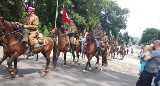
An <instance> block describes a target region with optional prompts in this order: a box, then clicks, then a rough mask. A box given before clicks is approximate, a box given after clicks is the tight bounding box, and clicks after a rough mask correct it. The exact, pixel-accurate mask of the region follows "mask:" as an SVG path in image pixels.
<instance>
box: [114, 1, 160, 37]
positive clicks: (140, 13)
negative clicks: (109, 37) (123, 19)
mask: <svg viewBox="0 0 160 86" xmlns="http://www.w3.org/2000/svg"><path fill="white" fill-rule="evenodd" d="M117 3H118V4H119V6H120V7H122V8H128V9H129V10H130V13H129V17H128V22H127V28H126V30H121V32H122V33H123V32H125V31H128V34H129V35H130V36H133V37H141V35H142V33H143V30H144V29H146V28H157V29H160V0H117Z"/></svg>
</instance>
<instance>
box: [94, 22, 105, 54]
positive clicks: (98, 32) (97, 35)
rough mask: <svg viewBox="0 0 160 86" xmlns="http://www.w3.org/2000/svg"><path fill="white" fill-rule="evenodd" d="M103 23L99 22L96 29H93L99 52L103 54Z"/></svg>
mask: <svg viewBox="0 0 160 86" xmlns="http://www.w3.org/2000/svg"><path fill="white" fill-rule="evenodd" d="M101 28H102V27H101V25H100V24H98V25H97V27H96V29H95V30H94V31H93V36H94V40H95V43H96V47H97V49H98V53H99V54H100V55H102V51H101V45H100V44H101V38H102V35H103V31H102V29H101Z"/></svg>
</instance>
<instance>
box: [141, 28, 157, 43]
mask: <svg viewBox="0 0 160 86" xmlns="http://www.w3.org/2000/svg"><path fill="white" fill-rule="evenodd" d="M159 33H160V31H159V30H158V29H156V28H146V29H145V30H144V31H143V34H142V37H141V40H140V43H141V44H148V43H150V42H153V41H154V40H156V39H158V37H159Z"/></svg>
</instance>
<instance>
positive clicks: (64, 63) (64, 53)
mask: <svg viewBox="0 0 160 86" xmlns="http://www.w3.org/2000/svg"><path fill="white" fill-rule="evenodd" d="M66 53H67V52H64V66H65V65H66Z"/></svg>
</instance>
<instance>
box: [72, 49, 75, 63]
mask: <svg viewBox="0 0 160 86" xmlns="http://www.w3.org/2000/svg"><path fill="white" fill-rule="evenodd" d="M72 56H73V62H72V65H74V63H75V54H74V50H73V49H72Z"/></svg>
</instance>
